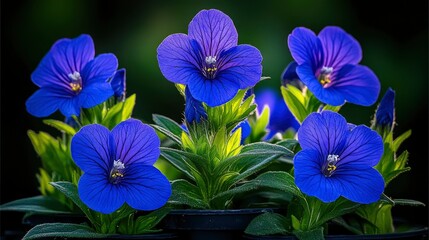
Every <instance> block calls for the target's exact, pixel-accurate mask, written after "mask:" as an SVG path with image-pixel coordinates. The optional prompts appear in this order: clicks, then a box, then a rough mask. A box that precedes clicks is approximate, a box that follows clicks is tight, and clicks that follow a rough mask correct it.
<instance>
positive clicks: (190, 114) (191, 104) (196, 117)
mask: <svg viewBox="0 0 429 240" xmlns="http://www.w3.org/2000/svg"><path fill="white" fill-rule="evenodd" d="M185 98H186V104H185V119H186V121H187V122H188V123H193V122H196V123H199V122H200V121H201V120H202V119H207V112H206V110H205V109H204V106H203V103H202V102H200V101H198V100H196V99H195V98H193V97H192V95H191V93H190V92H189V88H186V89H185Z"/></svg>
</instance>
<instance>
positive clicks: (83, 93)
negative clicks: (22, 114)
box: [26, 34, 118, 117]
mask: <svg viewBox="0 0 429 240" xmlns="http://www.w3.org/2000/svg"><path fill="white" fill-rule="evenodd" d="M117 67H118V60H117V59H116V57H115V55H113V54H110V53H108V54H100V55H98V56H97V57H96V58H94V43H93V41H92V38H91V37H90V36H89V35H85V34H83V35H80V36H79V37H77V38H74V39H68V38H64V39H60V40H58V41H57V42H56V43H55V44H54V45H53V46H52V47H51V49H50V51H49V52H48V53H47V54H46V55H45V57H44V58H43V59H42V61H41V62H40V64H39V66H38V67H37V68H36V70H35V71H34V72H33V74H32V75H31V80H32V81H33V83H34V84H36V85H37V86H38V87H40V89H39V90H38V91H36V92H35V93H34V94H33V95H32V96H31V97H30V98H29V99H28V100H27V102H26V106H27V111H28V112H29V113H30V114H32V115H34V116H36V117H46V116H49V115H51V114H52V113H54V112H55V111H56V110H58V109H59V110H60V111H61V113H62V114H63V115H64V116H66V117H70V116H72V115H76V116H79V114H80V108H81V107H83V108H90V107H93V106H96V105H98V104H100V103H102V102H104V101H106V100H107V99H108V98H109V97H111V96H112V95H113V90H112V87H111V86H110V83H108V79H109V78H110V77H112V75H113V74H114V73H115V71H116V69H117Z"/></svg>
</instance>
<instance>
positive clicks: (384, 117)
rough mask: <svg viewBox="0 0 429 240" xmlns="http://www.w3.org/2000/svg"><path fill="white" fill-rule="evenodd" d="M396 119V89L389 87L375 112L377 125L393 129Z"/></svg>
mask: <svg viewBox="0 0 429 240" xmlns="http://www.w3.org/2000/svg"><path fill="white" fill-rule="evenodd" d="M394 121H395V91H393V90H392V89H391V88H389V89H387V91H386V93H385V94H384V96H383V98H382V99H381V101H380V104H379V105H378V108H377V111H376V112H375V125H376V126H380V127H382V128H386V129H389V130H390V129H392V127H393V124H394Z"/></svg>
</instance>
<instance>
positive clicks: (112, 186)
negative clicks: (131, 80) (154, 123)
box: [71, 119, 171, 214]
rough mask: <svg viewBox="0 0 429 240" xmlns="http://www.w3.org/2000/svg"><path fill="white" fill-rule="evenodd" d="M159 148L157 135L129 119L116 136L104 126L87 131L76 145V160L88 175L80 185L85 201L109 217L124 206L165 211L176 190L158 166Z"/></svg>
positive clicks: (75, 140)
mask: <svg viewBox="0 0 429 240" xmlns="http://www.w3.org/2000/svg"><path fill="white" fill-rule="evenodd" d="M159 146H160V140H159V138H158V136H157V135H156V133H155V131H154V130H153V129H152V128H151V127H149V126H148V125H145V124H143V123H142V122H141V121H139V120H135V119H129V120H126V121H124V122H122V123H120V124H118V125H117V126H116V127H115V128H113V130H112V131H111V132H110V131H109V130H108V129H107V128H106V127H104V126H102V125H99V124H92V125H87V126H85V127H83V128H82V129H81V130H80V131H79V132H77V133H76V134H75V135H74V137H73V139H72V142H71V154H72V157H73V160H74V161H75V163H76V165H77V166H79V167H80V169H82V171H83V172H84V174H83V175H82V176H81V178H80V180H79V184H78V191H79V196H80V198H81V200H82V201H83V202H84V203H85V204H86V205H87V206H88V207H89V208H91V209H93V210H95V211H99V212H101V213H105V214H108V213H112V212H114V211H116V210H117V209H118V208H120V207H121V206H122V205H123V204H124V203H127V204H128V205H129V206H131V207H132V208H134V209H138V210H145V211H149V210H154V209H157V208H160V207H162V206H163V205H164V204H165V203H166V202H167V200H168V198H169V197H170V195H171V186H170V183H169V181H168V180H167V178H166V177H165V176H164V175H162V173H161V172H160V171H159V170H158V169H156V168H155V167H154V166H153V164H154V163H155V162H156V160H157V159H158V157H159V154H160V150H159Z"/></svg>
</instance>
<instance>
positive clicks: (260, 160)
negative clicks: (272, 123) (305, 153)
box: [214, 142, 293, 186]
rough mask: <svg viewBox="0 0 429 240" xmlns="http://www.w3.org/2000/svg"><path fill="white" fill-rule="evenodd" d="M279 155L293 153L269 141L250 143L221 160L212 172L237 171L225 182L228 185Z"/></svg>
mask: <svg viewBox="0 0 429 240" xmlns="http://www.w3.org/2000/svg"><path fill="white" fill-rule="evenodd" d="M280 156H289V157H290V156H293V153H292V152H291V151H290V150H289V149H287V148H285V147H283V146H279V145H275V144H271V143H266V142H258V143H252V144H248V145H246V146H244V147H243V149H242V150H241V153H240V154H239V155H236V156H233V157H230V158H227V159H225V160H224V161H222V162H221V163H220V164H219V165H218V166H217V167H216V168H215V170H214V172H215V173H218V174H221V173H225V172H235V173H238V175H236V176H235V177H233V178H231V179H230V180H228V182H227V183H226V184H228V185H229V186H230V185H232V184H234V183H236V182H238V181H240V180H242V179H244V178H246V177H248V176H250V175H252V174H254V173H256V172H258V171H259V170H261V169H263V168H264V167H266V166H268V164H270V163H271V162H272V161H273V160H275V159H277V158H278V157H280Z"/></svg>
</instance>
